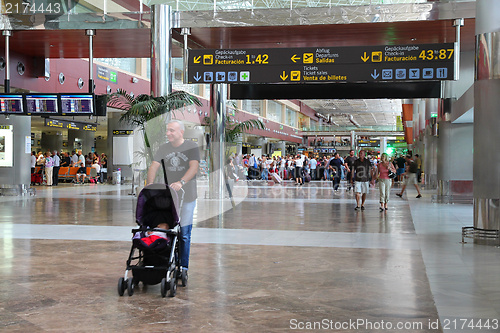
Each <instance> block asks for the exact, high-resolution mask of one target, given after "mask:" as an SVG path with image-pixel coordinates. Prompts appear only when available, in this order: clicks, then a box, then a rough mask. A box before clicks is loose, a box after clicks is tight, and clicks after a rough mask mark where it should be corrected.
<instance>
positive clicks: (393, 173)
mask: <svg viewBox="0 0 500 333" xmlns="http://www.w3.org/2000/svg"><path fill="white" fill-rule="evenodd" d="M387 175H388V176H389V178H390V179H394V178H396V173H395V172H394V171H392V170H389V173H388V174H387Z"/></svg>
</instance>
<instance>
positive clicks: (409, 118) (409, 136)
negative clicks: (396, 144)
mask: <svg viewBox="0 0 500 333" xmlns="http://www.w3.org/2000/svg"><path fill="white" fill-rule="evenodd" d="M402 108H403V115H402V119H403V128H404V133H405V141H406V143H407V144H408V150H412V149H413V103H412V101H411V100H404V101H403V105H402Z"/></svg>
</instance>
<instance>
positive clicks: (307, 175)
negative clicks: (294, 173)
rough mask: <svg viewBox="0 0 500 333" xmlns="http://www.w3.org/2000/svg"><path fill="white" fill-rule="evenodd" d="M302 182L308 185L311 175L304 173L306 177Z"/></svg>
mask: <svg viewBox="0 0 500 333" xmlns="http://www.w3.org/2000/svg"><path fill="white" fill-rule="evenodd" d="M304 180H305V181H306V183H309V182H310V181H311V175H310V174H308V173H306V175H305V176H304Z"/></svg>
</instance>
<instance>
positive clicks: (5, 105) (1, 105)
mask: <svg viewBox="0 0 500 333" xmlns="http://www.w3.org/2000/svg"><path fill="white" fill-rule="evenodd" d="M0 113H13V114H22V113H24V105H23V95H22V94H0Z"/></svg>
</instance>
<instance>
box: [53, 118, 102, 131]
mask: <svg viewBox="0 0 500 333" xmlns="http://www.w3.org/2000/svg"><path fill="white" fill-rule="evenodd" d="M45 126H47V127H57V128H66V129H72V130H84V131H89V132H96V131H97V125H96V124H87V123H80V122H75V121H66V120H60V119H50V118H45Z"/></svg>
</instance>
